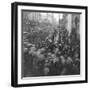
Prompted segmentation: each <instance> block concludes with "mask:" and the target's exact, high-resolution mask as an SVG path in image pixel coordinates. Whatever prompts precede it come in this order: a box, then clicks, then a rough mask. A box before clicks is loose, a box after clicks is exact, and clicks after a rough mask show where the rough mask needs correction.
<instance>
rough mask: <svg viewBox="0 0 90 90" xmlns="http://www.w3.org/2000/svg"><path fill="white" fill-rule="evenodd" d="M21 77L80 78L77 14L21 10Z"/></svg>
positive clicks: (78, 23) (78, 20)
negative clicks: (68, 76) (65, 76)
mask: <svg viewBox="0 0 90 90" xmlns="http://www.w3.org/2000/svg"><path fill="white" fill-rule="evenodd" d="M21 22H22V77H37V76H38V77H39V76H56V75H60V76H61V75H80V14H77V13H76V14H75V13H62V12H61V13H52V12H51V13H49V12H32V11H25V10H22V21H21Z"/></svg>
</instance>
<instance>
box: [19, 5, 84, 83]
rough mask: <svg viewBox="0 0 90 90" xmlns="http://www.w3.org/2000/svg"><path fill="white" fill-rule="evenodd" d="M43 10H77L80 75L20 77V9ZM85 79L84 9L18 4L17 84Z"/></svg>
mask: <svg viewBox="0 0 90 90" xmlns="http://www.w3.org/2000/svg"><path fill="white" fill-rule="evenodd" d="M22 9H24V10H45V11H60V12H61V11H64V12H72V11H74V12H79V13H82V14H81V16H80V40H81V41H80V45H81V46H80V48H81V51H80V54H81V55H80V56H81V57H80V59H81V62H80V64H81V66H80V71H81V72H80V75H73V76H72V75H68V76H48V77H29V78H24V79H21V10H22ZM80 80H82V81H83V80H85V10H84V9H71V8H70V9H69V8H51V7H36V6H22V5H21V6H18V84H32V83H33V84H34V83H48V82H64V81H80Z"/></svg>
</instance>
